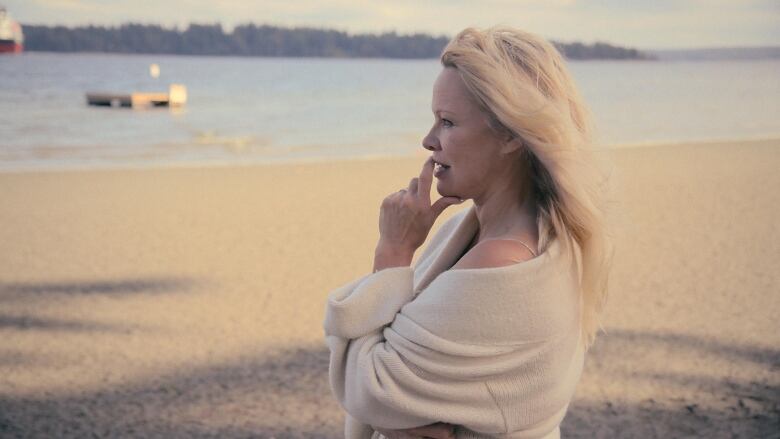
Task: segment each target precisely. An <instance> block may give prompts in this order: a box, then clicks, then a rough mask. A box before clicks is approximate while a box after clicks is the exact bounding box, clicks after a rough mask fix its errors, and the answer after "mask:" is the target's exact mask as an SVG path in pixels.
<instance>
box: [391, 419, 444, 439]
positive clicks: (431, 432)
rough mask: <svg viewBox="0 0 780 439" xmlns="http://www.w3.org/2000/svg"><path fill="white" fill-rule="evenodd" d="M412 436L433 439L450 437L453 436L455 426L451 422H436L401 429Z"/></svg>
mask: <svg viewBox="0 0 780 439" xmlns="http://www.w3.org/2000/svg"><path fill="white" fill-rule="evenodd" d="M403 431H404V432H405V433H408V434H410V435H412V436H421V437H426V438H434V439H452V438H453V437H455V427H454V426H453V425H452V424H445V423H443V422H437V423H436V424H431V425H426V426H423V427H417V428H410V429H408V430H403Z"/></svg>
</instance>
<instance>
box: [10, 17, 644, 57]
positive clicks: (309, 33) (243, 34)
mask: <svg viewBox="0 0 780 439" xmlns="http://www.w3.org/2000/svg"><path fill="white" fill-rule="evenodd" d="M24 34H25V49H26V50H30V51H46V52H109V53H155V54H181V55H234V56H284V57H361V58H436V57H438V56H439V54H440V53H441V50H442V49H443V48H444V46H445V45H446V44H447V41H448V40H449V39H448V38H447V37H443V36H439V37H436V36H431V35H426V34H413V35H399V34H397V33H395V32H386V33H382V34H354V35H350V34H348V33H346V32H341V31H336V30H329V29H316V28H284V27H278V26H269V25H255V24H244V25H240V26H236V27H235V28H234V29H233V30H232V31H231V32H225V31H224V30H223V28H222V26H221V25H220V24H190V25H189V26H188V27H187V28H186V29H184V30H178V29H175V28H165V27H162V26H159V25H149V24H133V23H130V24H123V25H120V26H113V27H106V26H79V27H65V26H42V25H25V26H24ZM552 43H553V44H555V46H556V47H557V48H558V49H559V50H560V51H561V52H562V53H563V55H564V56H566V57H567V58H569V59H652V57H651V56H650V55H647V54H645V53H642V52H640V51H638V50H636V49H630V48H624V47H618V46H613V45H611V44H607V43H601V42H597V43H594V44H583V43H579V42H575V43H560V42H555V41H553V42H552Z"/></svg>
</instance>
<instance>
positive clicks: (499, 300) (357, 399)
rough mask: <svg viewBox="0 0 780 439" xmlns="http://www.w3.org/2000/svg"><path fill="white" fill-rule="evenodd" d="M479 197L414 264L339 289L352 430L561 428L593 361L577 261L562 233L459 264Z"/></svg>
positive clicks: (328, 315)
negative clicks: (513, 259) (522, 254)
mask: <svg viewBox="0 0 780 439" xmlns="http://www.w3.org/2000/svg"><path fill="white" fill-rule="evenodd" d="M478 228H479V223H478V220H477V217H476V211H475V210H474V207H473V206H472V207H471V208H470V209H466V210H464V211H463V212H460V213H458V214H456V215H455V216H453V217H452V218H451V219H450V220H449V221H447V222H446V223H444V224H443V225H442V226H441V227H440V229H439V230H438V231H437V233H436V234H435V235H434V237H433V238H432V239H431V241H430V244H429V245H428V246H427V247H426V248H425V250H424V252H423V253H422V255H421V256H420V258H419V259H418V261H417V263H416V264H415V266H414V267H413V268H412V267H393V268H387V269H383V270H380V271H378V272H376V273H371V274H368V275H365V276H363V277H361V278H359V279H356V280H354V281H352V282H350V283H348V284H346V285H343V286H341V287H339V288H336V289H335V290H334V291H332V292H331V293H330V295H329V296H328V300H327V306H326V311H325V322H324V329H325V341H326V343H327V345H328V347H329V349H330V369H329V380H330V386H331V390H332V392H333V394H334V396H335V397H336V399H337V400H338V402H339V403H340V404H341V406H342V407H343V408H344V409H345V411H346V412H347V413H346V421H345V437H346V439H377V438H382V437H383V436H382V435H380V434H379V433H378V432H375V431H374V429H373V428H372V426H375V427H379V428H386V429H404V428H411V427H419V426H423V425H428V424H431V423H435V422H446V423H450V424H455V425H456V426H457V427H456V431H455V433H456V437H458V438H489V437H499V438H557V437H559V436H560V430H559V425H560V422H561V421H562V420H563V417H564V416H565V414H566V410H567V408H568V405H569V402H570V400H571V398H572V396H573V394H574V390H575V388H576V385H577V382H578V380H579V377H580V374H581V372H582V367H583V361H584V349H583V345H582V342H581V337H580V321H579V312H580V302H579V290H578V286H577V281H576V280H577V277H576V267H574V266H572V265H571V263H570V262H569V261H567V260H566V259H567V258H564V257H563V255H562V251H561V248H560V245H559V243H558V241H557V240H556V239H553V240H552V241H551V242H550V243H549V244H548V246H547V248H545V249H544V251H542V252H541V254H540V255H539V256H537V257H535V258H532V259H530V260H527V261H524V262H521V263H517V264H513V265H508V266H503V267H493V268H477V269H449V268H450V267H451V266H452V265H453V264H454V263H455V262H456V260H457V258H458V257H459V255H460V254H462V252H463V250H464V249H465V248H466V246H467V245H468V243H469V242H470V241H471V239H472V238H473V237H474V235H475V234H476V232H477V230H478Z"/></svg>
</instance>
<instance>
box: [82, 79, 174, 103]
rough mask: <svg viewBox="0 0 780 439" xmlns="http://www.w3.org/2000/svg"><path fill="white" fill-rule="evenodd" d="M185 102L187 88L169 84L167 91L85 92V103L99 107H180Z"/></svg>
mask: <svg viewBox="0 0 780 439" xmlns="http://www.w3.org/2000/svg"><path fill="white" fill-rule="evenodd" d="M186 102H187V88H186V87H184V86H183V85H181V84H171V86H170V87H169V88H168V93H141V92H134V93H95V92H90V93H87V104H88V105H96V106H101V107H126V108H149V107H180V106H182V105H184V104H185V103H186Z"/></svg>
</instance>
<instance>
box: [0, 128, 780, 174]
mask: <svg viewBox="0 0 780 439" xmlns="http://www.w3.org/2000/svg"><path fill="white" fill-rule="evenodd" d="M759 143H768V144H776V143H780V135H776V136H758V137H743V138H733V139H702V140H680V141H672V140H670V141H658V142H624V143H620V144H605V145H603V146H602V147H601V148H600V149H601V150H602V151H607V152H610V151H615V150H625V149H632V150H633V149H668V148H675V147H700V148H707V147H709V146H718V145H724V144H737V145H745V144H759ZM417 156H419V157H422V156H423V154H422V152H419V153H418V154H397V155H395V154H371V155H365V156H333V157H324V156H312V157H306V158H278V159H267V158H266V159H263V158H253V159H244V160H224V159H223V160H181V161H175V162H167V163H166V162H157V163H154V162H151V163H143V164H139V163H106V164H92V165H89V164H85V163H79V164H76V163H70V164H66V163H62V164H52V163H46V164H41V165H39V166H26V167H25V166H20V167H18V168H4V167H3V166H2V165H0V175H5V174H28V173H51V172H94V171H97V172H103V171H105V172H110V171H143V170H165V169H208V168H246V167H257V166H260V167H265V166H272V167H273V166H294V165H318V164H319V165H323V164H338V163H355V162H375V161H387V160H390V161H393V160H402V161H403V160H410V159H414V158H415V157H417Z"/></svg>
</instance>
